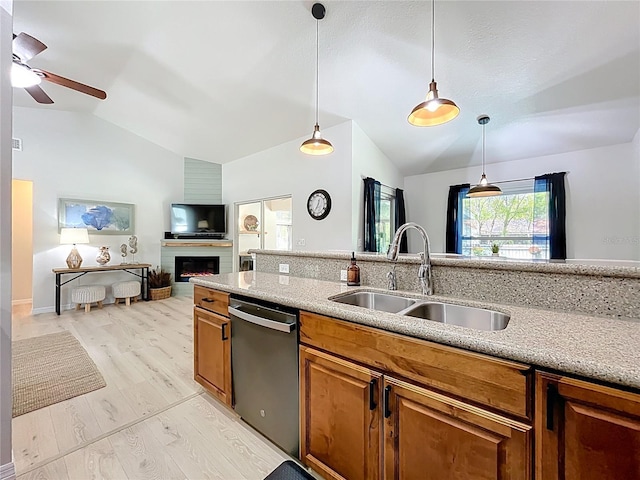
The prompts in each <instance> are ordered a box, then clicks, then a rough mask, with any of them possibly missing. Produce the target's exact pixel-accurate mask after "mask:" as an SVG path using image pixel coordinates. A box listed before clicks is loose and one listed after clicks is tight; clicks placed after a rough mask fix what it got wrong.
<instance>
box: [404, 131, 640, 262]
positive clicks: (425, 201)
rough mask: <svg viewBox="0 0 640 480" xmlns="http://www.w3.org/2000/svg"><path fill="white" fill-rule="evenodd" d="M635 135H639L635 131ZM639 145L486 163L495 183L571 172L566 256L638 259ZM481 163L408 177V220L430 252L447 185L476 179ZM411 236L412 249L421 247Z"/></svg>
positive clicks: (437, 242)
mask: <svg viewBox="0 0 640 480" xmlns="http://www.w3.org/2000/svg"><path fill="white" fill-rule="evenodd" d="M636 137H637V135H636ZM639 162H640V155H638V147H637V145H636V146H635V150H634V146H633V145H632V143H625V144H620V145H613V146H609V147H602V148H594V149H590V150H580V151H576V152H569V153H563V154H558V155H549V156H545V157H537V158H529V159H525V160H517V161H513V162H504V163H495V164H488V165H487V167H486V169H485V170H486V173H487V177H488V178H489V181H491V182H500V181H505V180H514V179H518V178H526V177H533V176H535V175H541V174H545V173H552V172H560V171H567V172H569V173H568V175H567V177H566V188H567V224H566V225H567V257H568V258H581V259H594V258H604V259H615V260H640V245H639V244H638V242H637V241H635V240H634V239H637V238H638V232H639V231H640V193H639V192H640V189H639V188H638V184H639V181H640V179H639V175H638V171H639V168H640V167H639V166H638V163H639ZM480 174H481V169H480V168H479V167H472V168H462V169H456V170H448V171H444V172H437V173H431V174H424V175H415V176H410V177H406V178H405V189H406V203H407V218H408V219H409V220H411V221H413V222H416V223H419V224H420V225H423V226H424V227H425V228H426V230H427V233H428V234H429V237H430V239H431V246H432V251H434V252H443V251H444V245H445V229H446V211H447V196H448V192H449V186H450V185H455V184H460V183H471V184H474V183H475V182H477V179H478V178H479V177H480ZM418 249H419V247H418V244H417V243H416V242H415V241H413V239H410V246H409V251H413V252H415V251H418Z"/></svg>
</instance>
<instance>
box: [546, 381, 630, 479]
mask: <svg viewBox="0 0 640 480" xmlns="http://www.w3.org/2000/svg"><path fill="white" fill-rule="evenodd" d="M536 383H537V388H538V394H537V396H536V399H537V403H536V432H537V436H536V442H537V445H536V478H537V479H539V480H573V479H580V480H620V479H624V480H640V396H638V395H635V394H632V393H628V392H624V391H620V390H615V389H612V388H608V387H603V386H600V385H595V384H591V383H587V382H583V381H580V380H574V379H570V378H566V377H560V376H556V375H551V374H538V379H537V382H536Z"/></svg>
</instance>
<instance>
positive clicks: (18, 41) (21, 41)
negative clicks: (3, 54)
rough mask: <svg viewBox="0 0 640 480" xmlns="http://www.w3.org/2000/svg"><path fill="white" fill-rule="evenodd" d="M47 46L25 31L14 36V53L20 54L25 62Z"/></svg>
mask: <svg viewBox="0 0 640 480" xmlns="http://www.w3.org/2000/svg"><path fill="white" fill-rule="evenodd" d="M46 48H47V46H46V45H45V44H44V43H42V42H41V41H40V40H38V39H37V38H33V37H32V36H31V35H27V34H26V33H24V32H20V33H19V34H18V35H14V37H13V53H15V54H16V55H18V56H19V57H20V60H22V62H23V63H25V62H27V61H29V60H31V59H32V58H33V57H35V56H36V55H38V54H39V53H40V52H42V51H43V50H45V49H46Z"/></svg>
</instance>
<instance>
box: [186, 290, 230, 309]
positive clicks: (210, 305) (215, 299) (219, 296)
mask: <svg viewBox="0 0 640 480" xmlns="http://www.w3.org/2000/svg"><path fill="white" fill-rule="evenodd" d="M193 303H194V305H196V306H197V307H200V308H204V309H205V310H209V311H211V312H215V313H219V314H220V315H224V316H225V317H228V316H229V310H228V308H229V294H228V293H224V292H218V291H217V290H211V289H209V288H204V287H201V286H199V285H194V286H193Z"/></svg>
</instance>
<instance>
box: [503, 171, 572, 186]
mask: <svg viewBox="0 0 640 480" xmlns="http://www.w3.org/2000/svg"><path fill="white" fill-rule="evenodd" d="M563 173H564V174H565V175H569V171H566V172H563ZM535 179H536V177H526V178H518V179H517V180H503V181H502V182H491V183H493V184H494V185H495V184H496V183H512V182H524V181H525V180H535Z"/></svg>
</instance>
